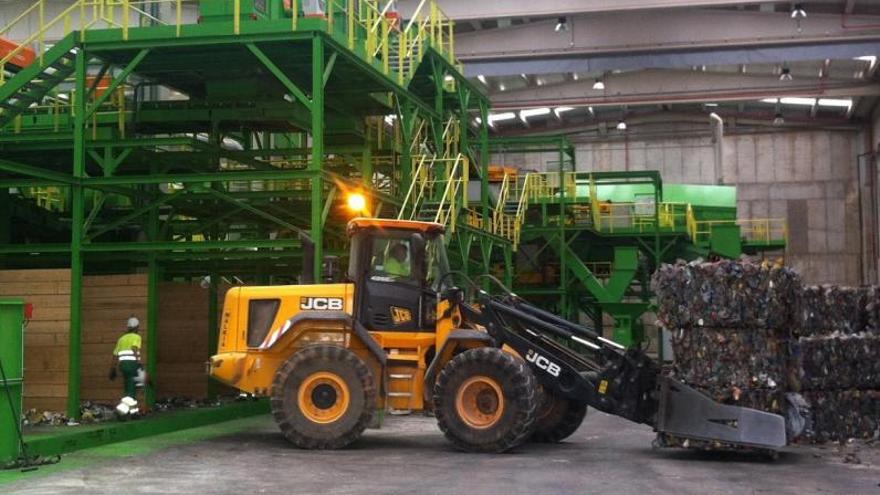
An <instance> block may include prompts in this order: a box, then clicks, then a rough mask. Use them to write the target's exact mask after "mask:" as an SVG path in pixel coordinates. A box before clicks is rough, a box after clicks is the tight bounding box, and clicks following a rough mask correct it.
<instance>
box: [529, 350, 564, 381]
mask: <svg viewBox="0 0 880 495" xmlns="http://www.w3.org/2000/svg"><path fill="white" fill-rule="evenodd" d="M526 359H527V360H528V361H529V362H530V363H535V366H537V367H538V368H541V369H542V370H544V371H546V372H547V373H550V374H551V375H553V376H555V377H557V378H558V377H559V373H560V372H561V371H562V368H561V367H560V366H559V365H558V364H556V363H554V362H552V361H550V360H549V359H547V358H545V357H544V356H542V355H540V354H538V353H537V352H535V351H533V350H532V349H529V352H528V353H527V354H526Z"/></svg>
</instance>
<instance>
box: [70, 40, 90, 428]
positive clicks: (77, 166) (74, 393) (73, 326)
mask: <svg viewBox="0 0 880 495" xmlns="http://www.w3.org/2000/svg"><path fill="white" fill-rule="evenodd" d="M85 94H86V53H85V49H84V48H83V47H80V48H79V50H77V52H76V102H75V105H74V112H75V117H74V128H73V176H74V177H75V178H78V179H79V178H83V177H85V175H86V173H85V172H86V146H85V144H86V128H85V127H86V123H85V113H86V99H85ZM70 190H71V197H72V204H71V210H72V211H71V217H72V221H71V236H70V335H69V341H68V356H69V357H68V376H67V416H68V417H71V418H77V419H78V418H79V416H80V411H79V397H80V380H81V377H82V366H81V356H82V278H83V251H82V243H83V235H84V232H83V222H84V221H85V196H84V192H83V187H82V186H80V185H78V184H75V185H71V186H70Z"/></svg>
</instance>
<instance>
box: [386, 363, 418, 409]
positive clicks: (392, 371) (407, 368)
mask: <svg viewBox="0 0 880 495" xmlns="http://www.w3.org/2000/svg"><path fill="white" fill-rule="evenodd" d="M420 376H424V373H423V372H422V373H419V355H418V354H408V353H396V352H395V353H389V354H388V391H387V392H386V396H387V397H388V401H387V409H388V413H389V414H392V415H405V414H410V413H412V411H413V410H414V409H417V407H416V406H417V405H416V404H415V402H414V401H415V395H416V380H418V379H420Z"/></svg>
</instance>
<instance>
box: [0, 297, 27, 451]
mask: <svg viewBox="0 0 880 495" xmlns="http://www.w3.org/2000/svg"><path fill="white" fill-rule="evenodd" d="M0 344H2V345H0V370H2V371H3V373H2V374H0V467H2V466H3V464H4V463H6V462H8V461H11V460H15V459H18V457H19V455H20V454H21V449H20V447H21V442H20V436H19V435H20V434H21V431H20V430H19V418H20V417H21V412H22V385H23V383H24V381H23V376H24V375H23V370H24V302H23V301H22V300H20V299H0Z"/></svg>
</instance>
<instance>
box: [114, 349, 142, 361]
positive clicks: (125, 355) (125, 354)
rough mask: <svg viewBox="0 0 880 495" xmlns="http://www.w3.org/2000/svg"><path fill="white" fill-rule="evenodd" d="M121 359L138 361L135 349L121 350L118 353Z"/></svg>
mask: <svg viewBox="0 0 880 495" xmlns="http://www.w3.org/2000/svg"><path fill="white" fill-rule="evenodd" d="M116 357H117V358H119V360H120V361H137V356H135V355H134V351H119V354H117V355H116Z"/></svg>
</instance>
